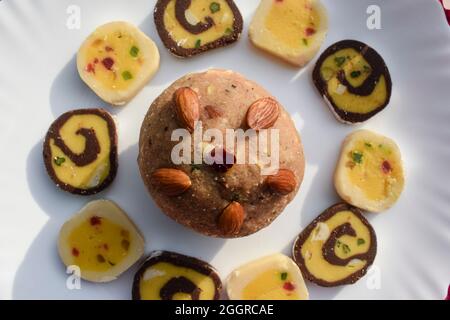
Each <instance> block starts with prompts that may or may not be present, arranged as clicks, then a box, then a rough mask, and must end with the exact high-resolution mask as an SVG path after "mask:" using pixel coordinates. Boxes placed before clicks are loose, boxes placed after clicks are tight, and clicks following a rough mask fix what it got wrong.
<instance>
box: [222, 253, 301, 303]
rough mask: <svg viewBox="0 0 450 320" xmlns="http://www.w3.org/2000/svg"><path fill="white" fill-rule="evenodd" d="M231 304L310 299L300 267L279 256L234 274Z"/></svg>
mask: <svg viewBox="0 0 450 320" xmlns="http://www.w3.org/2000/svg"><path fill="white" fill-rule="evenodd" d="M227 293H228V297H229V298H230V299H231V300H306V299H308V297H309V294H308V290H307V288H306V286H305V282H304V280H303V277H302V274H301V272H300V269H299V267H298V266H297V265H296V264H295V262H294V261H292V259H291V258H289V257H287V256H285V255H283V254H280V253H277V254H273V255H270V256H267V257H263V258H261V259H258V260H255V261H252V262H250V263H248V264H246V265H243V266H241V267H239V268H237V269H236V270H234V271H233V272H232V273H231V274H230V275H229V276H228V279H227Z"/></svg>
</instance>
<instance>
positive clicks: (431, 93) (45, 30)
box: [0, 0, 450, 299]
mask: <svg viewBox="0 0 450 320" xmlns="http://www.w3.org/2000/svg"><path fill="white" fill-rule="evenodd" d="M236 2H237V4H238V6H239V8H240V9H241V12H242V14H243V17H244V20H245V30H244V33H243V35H242V38H241V40H240V41H239V42H238V43H237V44H236V45H233V46H231V47H227V48H225V49H220V50H216V51H213V52H209V53H206V54H204V55H202V56H199V57H196V58H192V59H189V60H179V59H177V58H174V57H172V56H171V55H170V54H169V53H168V52H167V50H166V49H165V48H164V47H163V45H162V43H161V41H160V39H159V37H158V36H157V34H156V31H155V26H154V23H153V14H152V12H153V6H154V3H155V1H151V0H142V1H138V0H133V1H123V0H122V1H120V0H102V1H100V0H97V1H88V0H70V1H67V0H59V1H56V0H20V1H14V0H3V1H1V2H0V57H1V59H0V110H1V114H0V145H1V147H2V149H1V150H2V151H1V157H0V191H1V193H0V194H1V198H0V199H1V202H0V203H1V209H0V298H3V299H9V298H44V299H47V298H56V299H83V298H84V299H128V298H130V291H131V282H132V278H133V274H134V272H135V271H136V266H135V267H133V268H131V270H129V271H128V272H126V273H125V274H123V275H122V276H121V277H120V279H118V280H117V281H114V282H112V283H109V284H90V283H87V282H82V289H81V290H73V291H70V290H67V289H66V286H65V281H66V274H65V272H64V271H65V269H64V266H63V265H62V263H61V262H60V261H59V258H58V255H57V250H56V238H57V234H58V231H59V228H60V226H61V225H62V224H63V223H64V221H65V220H67V219H68V218H69V217H70V216H71V215H72V214H73V213H75V212H76V211H77V210H79V209H80V208H81V207H82V206H83V205H84V204H85V203H86V202H88V201H90V200H92V199H97V198H109V199H112V200H114V201H116V202H117V203H118V204H119V205H120V206H122V207H123V208H124V209H125V210H126V211H127V212H128V213H129V215H130V216H131V217H132V218H133V220H134V221H135V222H136V223H137V224H138V225H139V227H140V229H141V231H142V232H143V233H144V235H145V237H146V241H147V246H146V249H147V252H150V251H151V250H155V249H166V250H173V251H177V252H180V253H184V254H189V255H193V256H196V257H198V258H201V259H204V260H206V261H209V262H211V263H212V264H213V265H214V266H216V267H217V268H218V270H219V271H220V273H221V275H222V277H223V278H225V277H226V276H227V274H228V273H229V272H230V271H231V270H232V269H233V268H235V267H237V266H238V265H240V264H242V263H245V262H248V261H250V260H252V259H254V258H258V257H260V256H263V255H266V254H270V253H274V252H279V251H282V252H284V253H286V254H289V252H290V248H291V245H292V241H293V240H294V238H295V237H296V236H297V234H298V233H299V232H300V231H301V230H302V229H303V228H304V227H305V226H306V225H307V224H308V223H309V222H310V221H311V220H312V219H313V218H314V217H316V216H317V215H318V214H319V213H321V212H322V210H324V209H325V208H327V207H328V206H329V205H332V204H333V203H335V202H336V201H338V197H337V195H336V193H335V191H334V189H333V185H332V174H333V169H334V165H335V162H336V160H337V157H338V153H339V146H340V143H341V142H342V140H343V139H344V137H345V136H346V135H347V134H348V133H349V132H351V131H352V130H354V129H355V128H354V127H351V126H347V125H343V124H340V123H338V122H337V121H336V120H335V119H334V117H333V115H332V114H331V113H330V111H329V110H328V109H327V107H326V105H325V104H324V102H323V101H322V99H321V98H320V97H319V95H318V94H317V93H316V91H315V89H314V87H313V85H312V82H311V70H312V67H313V63H311V64H310V65H308V66H307V67H306V68H304V69H302V70H300V71H299V70H298V69H295V68H292V67H290V66H288V65H286V64H284V63H282V62H279V61H277V60H275V59H272V58H271V57H269V56H267V55H265V54H262V53H261V52H259V51H258V50H256V49H254V48H253V47H252V46H251V45H250V44H249V41H248V37H247V28H248V24H249V22H250V20H251V16H252V14H253V12H254V10H255V8H256V6H257V4H258V2H259V1H258V0H238V1H236ZM323 2H324V4H325V5H326V7H327V8H328V12H329V16H330V30H329V34H328V38H327V39H326V42H325V44H324V46H323V47H322V50H323V49H325V48H326V47H327V46H329V45H330V44H332V43H334V42H335V41H338V40H342V39H346V38H353V39H357V40H361V41H364V42H366V43H368V44H370V45H372V46H373V47H374V48H375V49H377V50H378V51H379V52H380V53H381V55H382V56H383V57H384V58H385V60H386V62H387V64H388V66H389V68H390V71H391V74H392V78H393V84H394V88H393V96H392V101H391V104H390V105H389V107H388V108H387V109H386V110H385V111H383V112H382V113H381V114H379V115H378V116H376V117H375V118H373V119H371V120H370V121H369V122H368V123H366V124H365V125H364V126H362V127H365V128H369V129H373V130H375V131H378V132H380V133H383V134H385V135H388V136H390V137H392V138H394V139H395V140H396V141H397V142H398V144H399V145H400V148H401V150H402V153H403V157H404V161H405V166H406V171H407V184H406V189H405V191H404V193H403V195H402V197H401V199H400V201H399V202H398V203H397V205H396V206H395V207H394V208H393V209H391V210H389V211H388V212H385V213H383V214H367V215H366V216H367V217H368V218H369V220H370V221H371V223H372V224H373V226H374V228H375V230H376V233H377V236H378V240H379V243H378V245H379V247H378V255H377V258H376V260H375V265H376V266H377V267H378V268H379V270H380V276H381V288H380V289H379V290H370V289H369V288H368V286H367V282H368V279H369V278H370V276H366V277H365V278H362V279H361V280H360V281H359V282H358V283H357V284H355V285H352V286H346V287H338V288H319V287H317V286H315V285H313V284H310V283H309V284H308V288H309V290H310V294H311V298H312V299H318V298H323V299H332V298H336V299H345V298H356V299H379V298H388V299H389V298H399V299H409V298H427V299H442V298H443V297H444V296H445V293H446V290H447V286H448V284H449V282H450V255H449V252H450V232H449V231H450V189H449V181H450V168H449V163H450V148H449V141H450V126H449V120H450V109H449V102H450V87H449V86H450V28H448V26H447V25H446V22H445V20H444V15H443V12H442V8H440V5H439V3H438V1H432V0H407V1H406V0H404V1H400V0H396V1H387V0H385V1H381V0H379V1H376V0H371V1H362V0H341V1H332V0H327V1H323ZM370 4H378V5H379V6H380V7H381V13H382V17H381V18H382V30H374V31H370V30H368V29H367V27H366V19H367V15H366V9H367V7H368V6H369V5H370ZM69 5H78V6H79V7H80V8H81V28H80V29H79V30H69V29H68V28H67V27H66V20H67V18H68V15H67V13H66V9H67V7H68V6H69ZM112 20H127V21H130V22H132V23H134V24H136V25H138V26H139V27H140V28H141V29H142V30H143V31H144V32H145V33H147V34H148V35H149V36H150V37H152V38H153V39H154V40H155V41H156V43H157V45H158V47H159V49H160V53H161V68H160V70H159V72H158V74H157V76H156V77H155V78H154V79H153V80H152V81H151V82H150V83H149V84H148V85H147V86H146V87H145V88H144V90H142V92H141V93H140V94H139V95H138V96H137V97H136V98H135V99H134V100H133V101H132V102H131V103H129V105H127V106H126V107H123V108H114V107H110V106H108V105H106V104H105V103H104V102H102V101H100V100H99V99H98V98H97V97H96V96H95V94H94V93H93V92H92V91H90V89H88V88H87V87H86V86H85V85H84V84H83V83H82V81H81V80H80V79H79V77H78V74H77V71H76V66H75V54H76V52H77V49H78V47H79V45H80V44H81V42H82V41H83V39H84V38H85V37H86V36H87V35H88V34H89V33H90V32H92V31H93V30H94V29H95V28H96V27H97V26H99V25H100V24H103V23H106V22H108V21H112ZM209 67H220V68H229V69H234V70H236V71H238V72H241V73H243V74H244V75H245V76H247V77H248V78H250V79H252V80H256V81H257V82H259V83H260V84H261V85H263V86H264V87H266V88H267V89H269V91H271V92H272V93H273V94H274V95H275V96H276V97H278V99H279V100H280V101H281V103H282V104H283V105H284V106H285V107H286V108H287V110H288V111H289V112H290V113H291V115H292V117H293V119H294V121H295V123H296V126H297V128H298V130H299V131H300V133H301V135H302V139H303V142H304V147H305V153H306V158H307V167H306V176H305V180H304V182H303V185H302V188H301V191H300V193H299V194H298V195H297V197H296V198H295V200H294V201H293V202H292V203H291V204H290V205H289V206H288V208H287V209H286V210H285V212H284V213H283V214H282V215H281V216H280V217H279V218H278V219H277V220H276V221H275V222H274V223H273V224H272V225H271V226H270V227H268V228H267V229H264V230H262V231H260V232H258V233H257V234H255V235H252V236H250V237H247V238H244V239H237V240H228V241H226V240H221V239H210V238H206V237H203V236H201V235H198V234H196V233H194V232H193V231H190V230H188V229H186V228H184V227H182V226H180V225H178V224H176V223H175V222H173V221H171V220H170V219H169V218H167V217H166V216H165V215H164V214H162V213H161V212H160V210H159V209H157V208H156V207H155V205H154V203H153V201H152V200H151V199H150V197H149V196H148V195H147V192H146V190H145V188H144V185H143V183H142V181H141V179H140V176H139V173H138V169H137V164H136V157H137V150H138V148H137V145H136V143H137V141H138V135H139V129H140V125H141V121H142V119H143V117H144V115H145V113H146V112H147V109H148V107H149V105H150V104H151V102H152V101H153V100H154V99H155V98H156V97H157V96H158V95H159V94H160V93H161V92H162V90H163V89H164V88H166V87H167V86H168V85H169V84H170V83H172V82H173V81H174V80H176V79H177V78H179V77H181V76H182V75H184V74H185V73H188V72H194V71H200V70H204V69H206V68H209ZM84 107H105V108H106V109H107V110H109V111H110V112H112V113H113V114H115V115H116V116H117V120H118V123H119V143H120V144H119V147H120V148H119V149H120V160H119V161H120V166H119V173H118V176H117V178H116V180H115V182H114V184H113V185H112V186H111V187H110V188H109V189H108V190H106V191H105V192H103V193H102V194H100V195H98V196H95V197H79V196H74V195H71V194H68V193H65V192H63V191H60V190H58V189H57V188H56V187H55V186H54V185H53V184H52V183H51V181H50V179H49V178H48V177H47V174H46V172H45V169H44V166H43V163H42V155H41V153H42V138H43V137H44V135H45V133H46V131H47V129H48V126H49V125H50V124H51V122H52V121H53V120H54V119H55V118H56V117H58V116H59V115H60V114H62V113H63V112H66V111H68V110H71V109H76V108H84Z"/></svg>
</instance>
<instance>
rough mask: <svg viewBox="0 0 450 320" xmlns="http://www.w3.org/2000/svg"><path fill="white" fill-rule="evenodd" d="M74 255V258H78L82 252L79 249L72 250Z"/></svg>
mask: <svg viewBox="0 0 450 320" xmlns="http://www.w3.org/2000/svg"><path fill="white" fill-rule="evenodd" d="M72 255H73V256H74V257H78V256H79V255H80V251H78V249H77V248H72Z"/></svg>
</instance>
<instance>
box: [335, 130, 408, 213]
mask: <svg viewBox="0 0 450 320" xmlns="http://www.w3.org/2000/svg"><path fill="white" fill-rule="evenodd" d="M404 183H405V179H404V171H403V163H402V158H401V154H400V149H399V148H398V146H397V144H396V143H395V142H394V141H393V140H392V139H390V138H387V137H385V136H382V135H380V134H377V133H374V132H372V131H369V130H358V131H356V132H353V133H351V134H350V135H349V136H347V138H346V139H345V141H344V143H343V146H342V151H341V156H340V159H339V161H338V164H337V167H336V172H335V176H334V184H335V187H336V191H337V192H338V194H339V195H340V196H341V198H342V199H344V200H345V201H346V202H348V203H350V204H352V205H354V206H355V207H358V208H361V209H363V210H367V211H372V212H380V211H384V210H386V209H388V208H390V207H391V206H392V205H394V203H395V202H396V201H397V200H398V198H399V197H400V194H401V193H402V191H403V187H404Z"/></svg>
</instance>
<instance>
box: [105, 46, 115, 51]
mask: <svg viewBox="0 0 450 320" xmlns="http://www.w3.org/2000/svg"><path fill="white" fill-rule="evenodd" d="M105 50H106V52H111V51H114V49H113V48H111V47H109V46H106V47H105Z"/></svg>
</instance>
